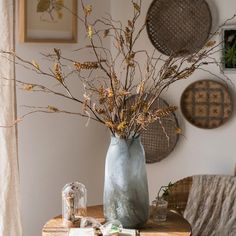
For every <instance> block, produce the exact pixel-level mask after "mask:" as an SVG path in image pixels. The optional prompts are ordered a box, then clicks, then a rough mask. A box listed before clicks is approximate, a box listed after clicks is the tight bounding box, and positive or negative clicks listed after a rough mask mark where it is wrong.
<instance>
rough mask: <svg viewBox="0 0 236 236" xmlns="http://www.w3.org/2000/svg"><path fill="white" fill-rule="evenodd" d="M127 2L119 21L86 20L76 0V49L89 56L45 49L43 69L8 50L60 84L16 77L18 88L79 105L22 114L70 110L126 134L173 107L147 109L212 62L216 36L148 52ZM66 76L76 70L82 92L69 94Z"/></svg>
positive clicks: (138, 6)
mask: <svg viewBox="0 0 236 236" xmlns="http://www.w3.org/2000/svg"><path fill="white" fill-rule="evenodd" d="M130 3H131V4H132V9H133V10H132V14H130V16H131V18H130V19H128V20H127V24H125V25H123V24H122V22H121V21H119V20H118V21H117V20H114V19H112V17H111V16H109V15H108V16H106V17H103V18H100V19H96V20H95V21H93V22H91V15H92V13H93V8H92V6H91V5H85V4H84V3H83V1H81V4H82V8H83V17H81V16H80V17H78V18H79V19H80V20H81V21H82V22H83V24H84V27H85V30H86V32H87V35H86V37H87V39H88V44H87V45H85V46H84V47H81V48H79V49H78V50H77V51H78V52H80V51H83V50H85V51H86V52H88V53H90V54H91V55H92V56H93V60H90V61H78V60H73V59H70V58H67V57H65V56H64V55H63V53H62V52H61V50H60V49H56V48H55V49H54V52H52V53H51V54H48V55H44V56H45V57H46V58H47V59H49V60H50V62H51V66H50V68H51V69H49V70H47V71H46V70H43V69H42V68H41V66H40V64H39V63H37V62H35V61H27V60H24V59H23V58H21V57H19V56H17V55H15V53H12V54H13V56H14V57H15V62H16V63H17V64H20V65H22V66H24V67H26V68H27V69H30V70H33V71H34V72H36V73H37V74H39V75H41V76H42V77H48V79H52V80H54V81H56V82H57V83H58V84H59V85H60V86H57V88H58V90H54V89H52V88H49V87H47V86H45V85H44V84H42V82H43V81H41V80H40V81H38V83H26V82H23V81H17V82H18V85H20V86H21V87H22V88H23V89H24V90H26V91H29V92H44V93H49V94H53V95H56V96H60V97H63V98H65V99H68V100H72V101H75V102H77V103H79V104H80V106H81V112H80V113H77V112H75V113H73V112H69V111H65V110H60V109H59V108H56V107H54V106H48V107H44V108H43V107H35V109H33V110H32V111H31V112H30V113H28V114H32V113H34V112H52V113H60V112H62V113H69V114H75V115H79V116H82V117H87V118H88V119H89V120H90V119H93V120H96V121H98V122H100V123H102V124H104V125H105V126H107V127H108V128H109V129H110V131H111V133H112V134H113V135H117V136H119V137H121V138H129V137H131V136H135V135H138V134H139V133H140V132H141V131H142V130H143V129H145V128H146V127H147V126H148V125H149V124H150V123H152V122H154V121H157V120H160V119H161V118H162V117H165V116H168V115H169V114H170V113H172V112H174V111H175V110H176V107H175V106H171V107H169V108H165V109H152V104H153V103H154V102H155V101H156V100H157V99H158V98H159V97H160V95H161V93H162V92H163V91H164V90H165V89H167V88H168V87H169V86H170V85H171V84H173V83H175V82H177V81H179V80H183V79H187V78H188V77H190V76H191V75H192V74H193V73H194V72H195V71H196V70H197V69H201V68H202V67H203V66H204V65H206V64H209V63H215V64H217V62H216V61H215V59H214V58H213V57H212V55H213V54H214V53H215V52H216V51H218V50H219V49H218V46H219V45H220V44H221V42H220V43H216V41H214V40H212V38H210V39H209V41H208V42H207V43H206V45H205V47H204V48H203V49H201V50H199V51H197V52H196V53H194V54H191V55H187V56H181V57H176V55H174V54H173V55H170V56H168V57H167V56H164V55H160V53H158V52H156V50H153V52H151V53H148V51H147V50H145V49H143V48H142V49H137V47H136V44H137V42H138V40H139V39H140V36H141V34H142V33H143V31H144V29H145V22H144V24H143V25H141V26H140V28H138V25H140V24H138V23H137V21H138V20H139V18H140V15H141V10H142V0H130ZM214 35H215V34H213V36H214ZM213 36H212V37H213ZM107 39H109V40H110V41H111V48H106V47H105V45H104V40H107ZM5 53H6V52H5ZM140 58H142V60H139V59H140ZM68 68H70V70H68ZM71 76H76V77H77V79H78V81H79V82H80V83H81V86H82V87H83V88H84V94H83V97H82V98H81V97H78V95H76V94H72V91H71V89H70V85H69V83H70V79H69V78H70V77H71ZM28 114H27V115H28Z"/></svg>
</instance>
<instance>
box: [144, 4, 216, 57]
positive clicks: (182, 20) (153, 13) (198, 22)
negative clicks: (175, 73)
mask: <svg viewBox="0 0 236 236" xmlns="http://www.w3.org/2000/svg"><path fill="white" fill-rule="evenodd" d="M211 26H212V16H211V11H210V8H209V6H208V4H207V3H206V2H205V1H204V0H154V1H153V2H152V4H151V6H150V7H149V10H148V13H147V33H148V36H149V39H150V40H151V42H152V44H153V46H154V47H155V48H156V49H157V50H159V51H160V52H161V53H163V54H165V55H174V56H181V55H188V54H191V53H194V52H196V51H198V50H200V49H201V48H202V47H203V46H204V44H205V43H206V41H207V40H208V38H209V34H210V31H211Z"/></svg>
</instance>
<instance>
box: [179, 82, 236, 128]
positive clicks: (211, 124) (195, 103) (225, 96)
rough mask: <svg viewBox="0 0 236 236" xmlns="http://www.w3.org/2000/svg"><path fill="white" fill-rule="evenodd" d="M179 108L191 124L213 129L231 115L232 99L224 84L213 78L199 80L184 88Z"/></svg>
mask: <svg viewBox="0 0 236 236" xmlns="http://www.w3.org/2000/svg"><path fill="white" fill-rule="evenodd" d="M181 110H182V113H183V115H184V117H185V118H186V119H187V120H188V121H189V122H190V123H191V124H193V125H195V126H197V127H199V128H204V129H213V128H217V127H219V126H221V125H222V124H224V123H225V122H226V121H227V120H228V119H229V118H230V117H231V115H232V112H233V99H232V97H231V95H230V91H229V88H228V87H227V86H226V85H224V84H222V83H220V82H218V81H215V80H200V81H197V82H194V83H192V84H190V85H189V86H188V87H187V88H186V89H185V90H184V92H183V94H182V97H181Z"/></svg>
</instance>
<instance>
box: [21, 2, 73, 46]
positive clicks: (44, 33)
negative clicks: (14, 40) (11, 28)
mask: <svg viewBox="0 0 236 236" xmlns="http://www.w3.org/2000/svg"><path fill="white" fill-rule="evenodd" d="M19 4H20V11H19V17H20V30H19V33H20V41H21V42H51V43H76V42H77V16H76V15H77V1H76V0H56V1H55V0H38V1H37V0H20V2H19Z"/></svg>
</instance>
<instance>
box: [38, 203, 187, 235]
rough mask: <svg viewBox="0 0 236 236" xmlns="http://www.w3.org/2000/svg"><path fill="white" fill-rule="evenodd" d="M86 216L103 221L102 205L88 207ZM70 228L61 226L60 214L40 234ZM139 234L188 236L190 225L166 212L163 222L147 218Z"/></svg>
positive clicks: (49, 233)
mask: <svg viewBox="0 0 236 236" xmlns="http://www.w3.org/2000/svg"><path fill="white" fill-rule="evenodd" d="M88 216H91V217H94V218H96V219H97V220H98V221H100V222H101V223H102V222H104V217H103V209H102V206H92V207H88ZM69 231H70V229H69V228H67V227H64V226H63V220H62V218H61V216H58V217H55V218H53V219H51V220H49V221H48V222H47V223H46V224H45V225H44V227H43V230H42V236H69ZM139 235H140V236H173V235H174V236H190V235H191V226H190V225H189V223H188V222H187V221H186V220H185V219H184V218H183V217H182V216H181V215H179V214H177V213H175V212H171V211H170V212H168V215H167V220H166V221H165V222H160V223H157V222H154V221H152V220H151V219H150V220H148V222H147V223H146V225H145V226H144V228H143V229H140V230H139Z"/></svg>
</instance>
